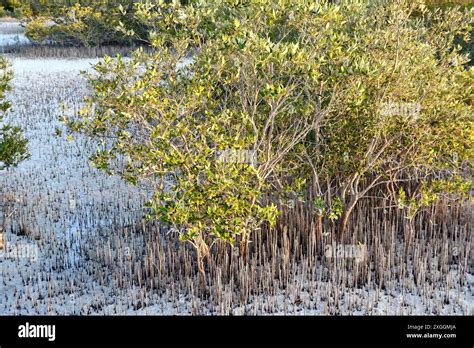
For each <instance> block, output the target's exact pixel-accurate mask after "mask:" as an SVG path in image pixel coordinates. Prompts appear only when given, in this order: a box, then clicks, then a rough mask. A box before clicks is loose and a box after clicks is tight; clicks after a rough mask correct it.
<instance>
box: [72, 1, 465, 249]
mask: <svg viewBox="0 0 474 348" xmlns="http://www.w3.org/2000/svg"><path fill="white" fill-rule="evenodd" d="M88 11H89V10H88ZM119 11H120V12H121V13H122V16H125V17H127V16H130V18H131V19H130V20H129V21H128V22H127V23H123V22H122V23H119V24H118V27H117V30H118V31H119V32H122V33H123V34H126V35H129V36H130V37H132V38H134V40H143V41H144V42H146V43H148V44H149V45H150V46H151V47H152V48H153V49H152V50H151V51H150V52H148V51H147V52H145V51H144V50H142V49H139V50H137V51H136V53H135V54H134V56H133V57H132V58H131V60H124V59H122V58H121V57H117V58H116V59H113V58H106V59H104V61H103V62H101V63H99V64H98V65H97V66H96V67H95V73H94V74H92V75H91V76H90V83H91V86H92V88H93V94H92V96H91V98H90V99H89V100H88V105H87V106H86V108H85V109H84V110H83V111H82V113H81V115H80V117H79V119H72V120H66V122H67V124H68V126H69V129H70V131H72V132H83V133H85V134H87V135H89V136H93V137H96V138H98V139H100V140H101V146H100V149H99V151H98V152H97V153H96V154H95V156H94V157H93V162H94V163H95V165H96V166H97V167H98V168H99V169H101V170H104V171H106V172H108V173H110V174H118V175H120V176H122V177H123V178H124V179H125V180H128V181H129V182H130V183H132V184H138V183H144V184H146V185H148V186H149V187H152V188H153V191H154V195H153V197H152V199H151V200H150V202H149V203H148V209H149V218H152V219H159V220H161V221H164V222H167V223H168V224H170V225H173V226H175V227H176V228H177V229H178V230H179V231H180V236H181V237H180V238H181V239H182V240H185V241H189V242H191V243H193V244H194V245H195V246H196V248H197V249H198V250H201V251H203V252H204V251H205V250H207V249H206V248H205V247H202V241H204V242H205V243H207V244H209V243H212V242H213V241H215V240H223V241H226V242H228V243H231V244H234V243H236V242H239V243H242V244H243V245H246V243H247V242H248V241H249V238H250V237H249V236H250V234H251V233H252V232H254V231H256V230H258V229H259V227H260V226H261V225H262V224H265V223H267V224H270V225H272V224H274V223H275V220H276V218H277V215H278V211H277V208H276V206H274V205H271V204H267V203H266V202H267V201H268V200H267V199H266V198H267V197H272V196H279V197H285V195H289V194H290V195H292V197H291V198H292V199H294V196H296V197H298V198H299V199H300V200H304V192H305V189H306V188H307V186H308V185H309V184H312V185H315V186H316V187H317V190H318V191H319V192H320V194H319V198H318V199H317V200H316V201H314V202H313V205H314V208H316V209H315V210H316V213H318V214H324V213H326V206H327V204H326V202H332V203H331V204H330V206H329V207H328V209H327V213H328V217H329V218H330V219H333V220H336V219H339V218H340V217H341V216H344V218H343V219H341V221H342V222H341V224H345V223H347V217H348V214H349V213H350V210H351V209H352V208H353V207H354V206H355V204H356V203H357V201H358V200H359V199H361V198H363V197H364V195H365V194H366V193H367V192H368V190H369V189H370V188H373V187H375V186H376V185H379V184H381V183H386V182H390V183H391V184H393V185H394V187H395V188H397V187H398V186H397V185H398V184H399V183H400V182H402V181H404V180H407V177H410V176H412V175H413V176H414V177H417V178H419V179H420V180H427V181H430V182H434V180H433V178H437V179H439V178H441V179H443V178H446V177H447V175H451V176H452V175H454V174H456V175H460V176H465V175H466V162H468V161H469V159H470V158H472V148H473V147H472V134H473V129H472V74H473V70H472V68H468V67H467V63H468V61H469V57H467V56H465V54H464V53H463V52H462V48H461V47H460V46H459V45H458V44H457V42H456V41H457V40H460V39H461V40H464V41H468V40H469V39H470V33H471V32H472V11H471V12H470V11H468V10H467V11H464V12H462V11H460V10H458V9H449V10H446V11H430V10H428V9H427V8H426V6H425V5H424V4H423V2H422V1H396V2H394V1H388V0H386V1H376V2H364V1H360V2H359V1H357V2H354V1H340V2H338V3H337V4H334V3H332V2H326V1H321V2H317V3H315V2H312V1H289V0H281V1H277V2H275V1H270V0H258V1H257V0H254V1H235V0H232V1H231V0H228V1H224V0H222V1H195V2H191V3H189V4H186V5H184V4H181V3H180V2H177V1H174V2H163V1H161V2H160V1H157V2H149V1H144V2H138V3H136V4H134V5H130V6H129V7H128V8H124V7H119ZM88 13H89V15H92V16H93V15H94V14H93V13H95V12H94V11H91V12H88ZM127 18H128V17H127ZM130 23H134V26H135V27H130V25H129V24H130ZM137 23H138V24H137ZM78 31H80V30H78ZM143 33H145V35H143ZM81 40H82V39H81ZM388 106H390V108H389V109H390V110H387V107H388ZM393 106H395V107H393ZM229 150H231V152H232V151H233V152H238V151H240V152H245V153H251V154H252V156H253V157H254V159H255V161H236V160H229V158H225V156H224V157H223V156H221V154H222V153H227V152H228V151H229ZM453 153H456V160H455V161H453V160H452V154H453ZM230 158H234V159H235V158H239V156H231V157H230ZM322 183H323V184H322ZM436 187H437V188H438V190H443V189H445V188H446V187H444V186H443V185H438V186H436ZM430 190H431V189H428V186H426V187H424V186H422V189H421V190H419V191H417V192H416V193H415V194H413V195H411V197H408V198H407V199H408V201H406V199H405V198H403V199H402V200H400V201H399V203H400V205H401V206H402V205H403V206H406V205H409V206H411V207H413V209H411V210H413V211H415V210H416V209H417V208H418V207H420V206H422V205H429V204H432V202H434V200H435V199H436V197H438V194H439V193H437V192H432V191H430ZM394 192H395V191H394ZM392 194H393V193H392ZM395 195H396V192H395ZM393 198H394V199H396V197H393ZM343 227H344V226H343ZM341 230H342V231H343V228H342V229H341Z"/></svg>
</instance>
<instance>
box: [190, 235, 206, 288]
mask: <svg viewBox="0 0 474 348" xmlns="http://www.w3.org/2000/svg"><path fill="white" fill-rule="evenodd" d="M194 245H195V247H196V252H197V262H198V271H199V279H200V283H201V288H202V289H206V287H207V281H206V269H205V268H204V258H205V257H207V256H208V254H209V247H208V246H207V244H206V242H204V240H203V238H202V237H201V235H199V236H197V237H196V238H194Z"/></svg>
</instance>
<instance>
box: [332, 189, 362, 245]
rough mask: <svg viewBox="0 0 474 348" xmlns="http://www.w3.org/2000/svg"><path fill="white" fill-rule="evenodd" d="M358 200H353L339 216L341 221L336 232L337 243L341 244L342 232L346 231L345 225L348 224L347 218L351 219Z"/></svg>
mask: <svg viewBox="0 0 474 348" xmlns="http://www.w3.org/2000/svg"><path fill="white" fill-rule="evenodd" d="M358 200H359V199H358V198H353V199H352V200H351V202H350V203H349V205H348V207H347V208H346V209H345V210H344V212H343V213H342V215H341V220H340V221H339V228H338V231H337V240H338V241H339V242H342V241H343V239H344V232H345V231H346V227H347V223H348V222H349V218H350V217H351V214H352V211H353V210H354V207H355V206H356V204H357V201H358Z"/></svg>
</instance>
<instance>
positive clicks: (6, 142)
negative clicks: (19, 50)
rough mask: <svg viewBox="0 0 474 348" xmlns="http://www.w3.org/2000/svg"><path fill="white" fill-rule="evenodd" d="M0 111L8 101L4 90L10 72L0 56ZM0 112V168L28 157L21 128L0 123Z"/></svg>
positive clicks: (6, 87)
mask: <svg viewBox="0 0 474 348" xmlns="http://www.w3.org/2000/svg"><path fill="white" fill-rule="evenodd" d="M0 74H1V75H0V112H1V113H5V112H6V111H7V110H8V109H9V108H10V103H9V102H8V101H5V92H6V91H8V90H9V89H10V84H9V83H10V80H11V78H12V73H11V71H10V70H9V68H8V62H7V60H6V59H5V58H3V57H0ZM1 121H2V115H1V114H0V170H3V169H5V168H8V167H12V166H16V165H17V164H18V163H19V162H20V161H22V160H24V159H26V158H28V156H29V155H28V149H27V143H28V141H27V140H26V139H25V138H24V137H23V135H22V133H21V129H20V128H19V127H14V126H12V125H9V124H3V125H2V124H1Z"/></svg>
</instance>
